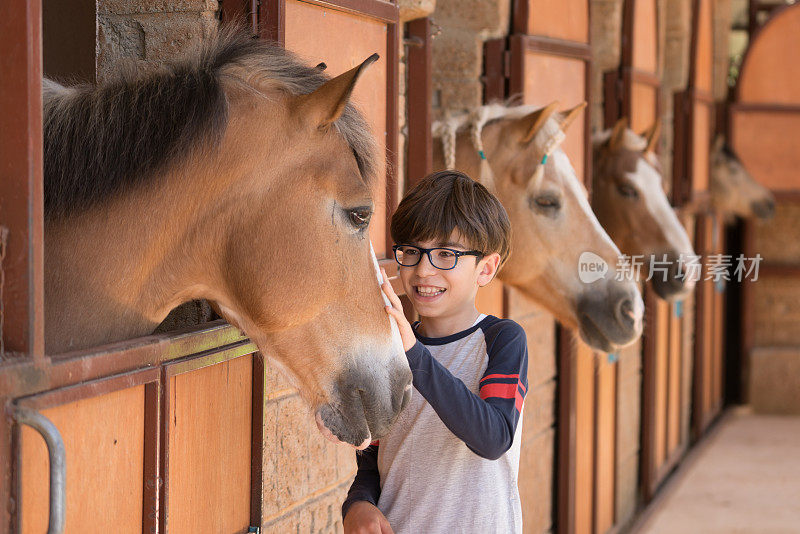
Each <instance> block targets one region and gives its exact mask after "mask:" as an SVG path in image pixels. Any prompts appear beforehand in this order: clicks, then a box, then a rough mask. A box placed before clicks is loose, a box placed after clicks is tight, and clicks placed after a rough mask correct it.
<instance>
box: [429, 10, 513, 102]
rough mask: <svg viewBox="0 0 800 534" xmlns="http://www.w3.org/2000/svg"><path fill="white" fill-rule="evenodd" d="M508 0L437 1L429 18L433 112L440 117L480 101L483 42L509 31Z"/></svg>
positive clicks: (481, 98) (481, 94)
mask: <svg viewBox="0 0 800 534" xmlns="http://www.w3.org/2000/svg"><path fill="white" fill-rule="evenodd" d="M510 10H511V1H510V0H487V1H476V0H438V1H437V3H436V11H435V12H434V14H433V16H432V20H433V21H434V22H435V23H436V24H437V25H438V26H440V27H441V32H440V33H439V34H438V35H437V36H436V38H435V39H434V40H433V93H434V96H433V106H434V107H433V112H434V117H435V118H441V117H442V116H443V114H444V113H446V112H448V111H461V110H464V109H471V108H474V107H477V106H480V105H481V104H482V103H483V85H482V82H481V74H482V69H483V43H484V42H485V41H487V40H488V39H493V38H498V37H504V36H506V35H507V34H508V29H509V24H510V20H511V11H510Z"/></svg>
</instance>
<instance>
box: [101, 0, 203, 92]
mask: <svg viewBox="0 0 800 534" xmlns="http://www.w3.org/2000/svg"><path fill="white" fill-rule="evenodd" d="M218 9H219V4H218V3H217V0H141V1H137V2H129V1H126V0H98V2H97V57H96V66H97V79H98V81H101V80H103V79H104V78H105V77H106V76H107V75H108V73H109V72H110V71H111V70H112V68H113V67H114V64H115V63H117V62H118V61H120V60H130V61H134V62H135V63H136V64H137V66H138V67H140V68H148V67H153V66H156V65H158V64H159V63H160V62H163V61H165V60H168V59H171V58H173V57H176V56H180V55H182V54H183V53H185V52H186V51H187V50H189V49H191V48H194V47H197V46H198V45H199V44H200V43H202V42H203V40H204V39H206V38H208V37H209V36H210V35H211V34H212V32H214V31H216V28H217V25H218V23H219V21H218V20H217V12H218Z"/></svg>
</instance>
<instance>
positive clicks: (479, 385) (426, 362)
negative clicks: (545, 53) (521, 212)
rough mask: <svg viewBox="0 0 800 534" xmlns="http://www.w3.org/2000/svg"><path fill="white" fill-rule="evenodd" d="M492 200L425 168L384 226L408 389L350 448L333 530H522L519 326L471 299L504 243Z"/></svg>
mask: <svg viewBox="0 0 800 534" xmlns="http://www.w3.org/2000/svg"><path fill="white" fill-rule="evenodd" d="M510 231H511V229H510V223H509V221H508V216H507V214H506V212H505V210H504V209H503V207H502V205H501V204H500V203H499V201H498V200H497V199H496V198H495V197H494V196H493V195H492V194H491V193H489V191H487V190H486V188H484V187H483V186H482V185H480V184H479V183H477V182H475V181H473V180H472V179H470V178H469V177H468V176H466V175H464V174H462V173H460V172H456V171H442V172H438V173H435V174H432V175H430V176H428V177H426V178H425V179H423V180H422V181H421V182H420V183H419V184H417V185H416V186H415V187H414V188H413V189H412V190H411V191H409V193H408V194H407V195H406V197H405V198H404V199H403V200H402V202H400V205H399V206H398V208H397V211H396V212H395V213H394V215H393V217H392V222H391V232H392V238H393V240H394V241H395V243H397V244H396V245H395V246H394V247H393V248H394V253H395V259H396V260H397V263H398V274H399V277H400V281H401V283H402V285H403V288H404V290H405V293H406V295H407V296H408V297H409V299H410V300H411V303H412V304H413V306H414V309H415V310H416V311H417V313H418V314H419V317H420V320H419V321H418V322H415V323H414V325H410V324H409V323H408V321H407V320H406V318H405V316H404V314H403V308H402V304H401V303H400V299H399V298H398V297H397V295H395V293H394V291H393V290H392V287H391V284H390V283H389V282H388V280H387V278H386V273H385V272H384V273H383V276H384V284H383V286H382V288H383V291H384V292H385V293H386V295H387V296H388V297H389V300H390V301H391V303H392V306H387V312H388V313H389V314H390V315H391V316H392V317H394V318H395V320H396V321H397V323H398V326H399V327H400V333H401V336H402V338H403V346H404V349H405V350H406V356H407V358H408V362H409V365H410V367H411V371H412V373H413V376H414V387H415V389H416V390H417V393H416V394H415V395H414V396H413V397H412V399H411V401H410V402H409V404H408V405H407V406H406V408H405V409H404V410H403V411H402V412H401V413H400V415H399V417H398V419H397V421H396V422H395V424H394V426H393V427H392V430H391V431H390V433H389V434H388V435H386V436H383V437H382V438H381V439H380V441H379V442H373V443H372V445H371V446H370V447H368V448H367V449H366V450H365V451H363V452H362V453H359V454H358V455H357V462H358V472H357V474H356V477H355V480H354V481H353V484H352V486H351V487H350V491H349V492H348V496H347V499H346V500H345V502H344V504H343V505H342V517H343V518H344V530H345V533H347V534H349V533H380V534H386V533H388V532H398V533H409V534H411V533H413V534H416V533H419V532H425V533H432V534H435V533H440V532H441V533H444V532H447V533H452V532H480V533H492V532H497V533H501V532H502V533H508V532H521V531H522V512H521V507H520V501H519V491H518V489H517V473H518V471H519V448H520V437H519V434H520V432H521V428H522V420H521V417H522V403H523V400H524V397H525V392H526V390H527V365H528V351H527V343H526V338H525V332H524V330H523V329H522V327H520V326H519V325H518V324H517V323H515V322H514V321H511V320H509V319H499V318H497V317H494V316H492V315H484V314H481V313H479V312H478V310H477V308H476V307H475V298H476V295H477V292H478V288H480V287H483V286H485V285H486V284H488V283H489V282H491V281H492V279H493V278H494V276H495V275H496V274H497V271H498V269H499V268H500V267H501V266H502V264H503V263H504V262H505V260H506V259H507V257H508V255H509V253H510V250H509V243H510Z"/></svg>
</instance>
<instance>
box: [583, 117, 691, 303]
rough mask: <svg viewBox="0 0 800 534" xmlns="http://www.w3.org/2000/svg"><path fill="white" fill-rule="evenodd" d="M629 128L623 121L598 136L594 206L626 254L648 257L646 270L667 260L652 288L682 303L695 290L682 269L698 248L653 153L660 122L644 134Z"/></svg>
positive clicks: (595, 143)
mask: <svg viewBox="0 0 800 534" xmlns="http://www.w3.org/2000/svg"><path fill="white" fill-rule="evenodd" d="M627 124H628V121H627V119H620V120H619V121H617V123H616V124H615V125H614V128H612V129H609V130H606V131H604V132H601V133H600V134H598V135H596V136H595V138H594V143H593V144H594V165H593V169H594V182H593V185H592V208H593V209H594V212H595V213H596V214H597V218H598V219H599V220H600V224H602V225H603V228H605V229H606V230H607V231H608V233H609V235H611V238H612V239H613V240H614V242H615V243H616V244H617V245H619V248H620V250H622V252H623V253H624V254H626V255H628V256H631V257H633V256H644V258H643V259H644V262H643V263H644V264H645V265H644V266H645V267H648V268H649V266H650V265H651V264H650V263H649V262H650V261H653V260H655V261H656V262H663V261H664V259H665V258H666V262H667V263H666V264H663V265H662V266H661V267H663V269H664V270H665V271H666V272H665V273H664V272H659V271H660V270H661V267H659V268H658V269H654V275H653V277H652V284H653V289H654V290H655V292H656V294H657V295H658V296H659V297H661V298H662V299H679V298H681V297H682V296H684V295H686V294H687V293H688V292H689V291H691V290H692V288H693V287H694V280H693V279H692V278H691V277H689V278H687V276H686V269H684V268H683V267H684V266H685V265H688V263H686V262H689V261H690V258H691V257H694V250H693V248H692V243H691V241H690V240H689V236H688V235H687V234H686V230H685V229H684V227H683V225H682V224H681V223H680V221H679V220H678V217H677V215H676V214H675V210H673V209H672V206H670V204H669V200H667V196H666V195H665V194H664V188H663V185H662V178H661V171H660V166H659V163H658V159H657V157H656V155H655V153H654V151H653V149H654V147H655V144H656V142H657V140H658V135H659V130H660V127H659V123H658V122H656V124H654V125H653V127H651V128H650V129H649V130H648V131H647V132H646V133H645V134H643V136H639V135H637V134H635V133H634V132H633V130H631V129H630V128H628V127H627ZM681 258H683V260H682V261H681ZM692 261H693V260H692ZM653 265H654V266H655V264H653Z"/></svg>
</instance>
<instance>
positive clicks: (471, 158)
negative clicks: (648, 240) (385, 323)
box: [433, 103, 644, 352]
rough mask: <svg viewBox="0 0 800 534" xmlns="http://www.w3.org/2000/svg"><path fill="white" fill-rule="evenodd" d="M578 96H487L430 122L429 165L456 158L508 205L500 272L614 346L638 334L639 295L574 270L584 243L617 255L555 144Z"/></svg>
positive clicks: (597, 340)
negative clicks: (507, 240) (509, 99)
mask: <svg viewBox="0 0 800 534" xmlns="http://www.w3.org/2000/svg"><path fill="white" fill-rule="evenodd" d="M584 105H585V104H582V105H580V106H577V107H576V108H574V109H572V110H570V111H568V112H564V113H560V112H558V111H557V103H553V104H551V105H549V106H547V107H545V108H541V109H537V107H536V106H514V107H506V106H503V105H489V106H482V107H481V108H479V109H477V110H476V111H475V112H473V113H471V114H469V115H466V116H462V117H453V118H451V119H449V120H447V121H444V122H441V123H437V124H436V125H435V132H436V133H437V135H439V136H441V137H442V141H443V142H442V143H438V142H437V143H436V144H435V145H434V156H433V158H434V169H442V168H445V167H446V166H447V167H456V166H457V168H458V169H459V170H462V171H464V172H466V173H467V174H469V175H470V176H473V177H475V178H477V179H479V180H480V181H481V182H482V183H483V184H484V185H485V186H486V187H487V188H488V189H489V190H490V191H492V192H493V193H494V194H495V195H496V196H497V198H498V199H500V201H501V202H502V204H503V206H504V207H505V208H506V211H507V212H508V215H509V218H510V220H511V226H512V230H513V231H512V245H511V256H510V257H509V258H508V261H507V262H506V264H505V266H504V267H503V269H502V270H500V272H499V273H498V278H499V279H500V280H502V281H503V282H504V283H506V284H509V285H511V286H513V287H514V288H516V289H518V290H519V291H520V292H521V293H523V294H524V295H526V296H527V297H529V298H531V299H532V300H533V301H535V302H537V303H539V304H541V305H542V306H544V307H545V308H546V309H547V310H548V311H550V312H551V313H552V314H553V315H554V316H555V317H556V319H558V320H559V321H560V322H561V323H562V324H564V325H566V326H568V327H571V328H577V329H579V332H580V335H581V337H582V338H583V340H584V341H585V342H586V343H588V344H589V345H590V346H592V347H594V348H596V349H598V350H602V351H606V352H613V351H615V350H617V349H618V348H619V347H621V346H625V345H628V344H630V343H632V342H633V341H635V340H636V339H637V338H638V337H639V335H640V334H641V331H642V314H643V310H644V305H643V303H642V299H641V296H640V294H639V290H638V288H637V287H636V285H635V284H634V283H632V282H617V281H615V280H613V279H612V278H611V277H604V278H602V279H600V280H597V281H594V282H592V283H584V282H583V281H581V279H580V276H579V271H578V269H579V262H580V261H581V255H582V254H583V253H585V252H591V253H594V254H595V255H596V256H597V258H598V259H602V260H603V261H605V262H606V264H607V265H610V266H613V265H615V264H616V262H617V257H618V255H619V250H618V249H617V247H616V246H615V245H614V243H613V242H612V241H611V239H610V238H609V237H608V235H607V234H606V233H605V231H604V230H603V228H602V227H601V226H600V224H599V223H598V222H597V219H596V218H595V217H594V214H593V213H592V211H591V208H590V207H589V202H588V199H587V192H586V189H585V188H584V187H583V184H581V182H580V181H579V180H578V178H577V176H576V174H575V171H574V169H573V168H572V165H571V164H570V162H569V159H568V158H567V156H566V154H564V152H563V150H561V148H559V144H560V143H561V142H562V141H563V139H564V133H563V132H564V131H565V130H566V129H567V127H568V126H569V124H570V122H572V120H573V119H574V118H575V116H576V115H577V114H578V112H580V110H581V109H582V108H583V106H584ZM443 147H444V148H443ZM446 160H448V161H446Z"/></svg>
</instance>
